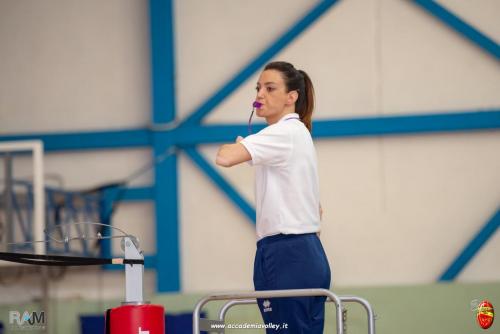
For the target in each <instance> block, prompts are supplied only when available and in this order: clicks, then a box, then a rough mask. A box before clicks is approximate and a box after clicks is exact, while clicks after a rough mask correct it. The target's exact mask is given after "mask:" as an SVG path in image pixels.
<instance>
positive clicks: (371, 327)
mask: <svg viewBox="0 0 500 334" xmlns="http://www.w3.org/2000/svg"><path fill="white" fill-rule="evenodd" d="M339 298H340V300H341V302H342V304H344V303H349V302H351V303H358V304H361V305H362V306H363V307H364V309H365V311H366V315H367V320H368V334H375V313H374V312H373V309H372V307H371V305H370V303H369V302H368V301H367V300H366V299H364V298H361V297H356V296H339ZM326 301H327V302H331V300H330V299H327V300H326ZM256 303H257V300H256V299H243V300H230V301H228V302H227V303H225V304H224V305H223V306H222V308H221V309H220V311H219V321H221V323H225V321H226V314H227V312H228V311H229V309H231V308H232V307H233V306H236V305H252V304H256ZM344 312H345V310H344ZM342 320H343V322H344V324H343V329H344V332H346V327H347V326H346V325H347V324H346V319H345V317H344V316H343V317H342Z"/></svg>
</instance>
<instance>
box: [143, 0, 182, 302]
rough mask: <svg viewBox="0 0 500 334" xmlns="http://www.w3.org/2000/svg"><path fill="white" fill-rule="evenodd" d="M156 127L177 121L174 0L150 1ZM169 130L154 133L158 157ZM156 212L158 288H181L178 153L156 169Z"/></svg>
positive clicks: (167, 145) (168, 145) (170, 142)
mask: <svg viewBox="0 0 500 334" xmlns="http://www.w3.org/2000/svg"><path fill="white" fill-rule="evenodd" d="M149 16H150V22H151V63H152V68H151V74H152V86H153V87H152V90H153V96H152V100H153V126H157V125H164V124H166V123H170V122H173V121H175V110H176V103H175V82H176V81H175V59H174V55H175V52H174V50H175V49H174V40H175V36H174V15H173V1H172V0H165V1H163V0H150V2H149ZM172 139H173V137H172V136H171V135H170V134H169V133H168V132H156V133H154V134H153V155H154V156H155V157H157V156H159V155H161V154H163V153H164V152H166V151H167V150H169V149H170V148H171V147H172V145H175V143H174V141H173V140H172ZM154 176H155V184H154V192H155V200H156V201H155V214H156V252H157V256H156V273H157V276H156V282H157V283H156V284H157V289H158V291H161V292H171V291H179V290H180V289H181V279H180V262H179V226H178V221H179V215H178V204H177V194H178V190H177V188H178V185H177V156H176V155H170V156H169V157H167V158H166V159H165V161H163V162H161V163H159V164H157V165H156V166H155V171H154Z"/></svg>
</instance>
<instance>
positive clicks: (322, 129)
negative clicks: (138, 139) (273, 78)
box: [174, 109, 500, 146]
mask: <svg viewBox="0 0 500 334" xmlns="http://www.w3.org/2000/svg"><path fill="white" fill-rule="evenodd" d="M263 127H264V125H263V124H258V125H257V124H256V125H254V127H253V128H254V132H257V131H259V130H260V129H262V128H263ZM498 129H500V110H498V109H495V110H488V111H470V112H456V113H444V114H427V115H394V116H377V117H363V118H349V119H331V120H317V121H314V122H313V137H315V138H343V137H366V136H384V135H407V134H417V133H436V132H458V131H479V130H498ZM247 133H248V129H247V125H246V124H239V125H238V124H226V125H217V124H215V125H201V126H200V125H194V126H192V125H185V126H183V127H181V128H178V129H176V130H175V134H174V137H175V140H176V144H177V145H180V146H191V145H197V144H202V143H204V144H208V143H220V142H232V141H234V139H235V138H236V137H237V136H246V135H247Z"/></svg>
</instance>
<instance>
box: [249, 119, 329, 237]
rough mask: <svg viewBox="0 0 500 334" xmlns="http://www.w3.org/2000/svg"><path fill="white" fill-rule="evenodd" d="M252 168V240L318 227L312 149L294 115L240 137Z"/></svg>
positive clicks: (314, 158) (298, 120)
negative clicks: (254, 221)
mask: <svg viewBox="0 0 500 334" xmlns="http://www.w3.org/2000/svg"><path fill="white" fill-rule="evenodd" d="M240 143H241V144H243V145H244V146H245V148H246V149H247V150H248V152H249V153H250V155H251V157H252V160H251V161H250V163H251V164H252V165H254V166H255V168H256V175H255V200H256V210H257V238H258V239H262V238H264V237H267V236H270V235H275V234H279V233H283V234H301V233H312V232H318V231H319V230H320V217H319V182H318V171H317V159H316V150H315V148H314V144H313V141H312V138H311V134H310V133H309V130H307V128H306V127H305V125H304V124H303V123H302V122H301V121H300V119H299V115H298V114H296V113H293V114H287V115H285V116H283V117H282V118H281V119H280V120H279V121H278V122H277V123H275V124H272V125H269V126H267V127H266V128H264V129H263V130H261V131H259V132H258V133H256V134H253V135H250V136H248V137H246V138H245V139H243V140H242V141H240Z"/></svg>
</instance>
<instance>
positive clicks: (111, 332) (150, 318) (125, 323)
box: [105, 304, 165, 334]
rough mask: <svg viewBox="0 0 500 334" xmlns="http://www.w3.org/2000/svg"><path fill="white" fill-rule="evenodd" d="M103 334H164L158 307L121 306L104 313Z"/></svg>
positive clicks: (146, 305) (160, 307)
mask: <svg viewBox="0 0 500 334" xmlns="http://www.w3.org/2000/svg"><path fill="white" fill-rule="evenodd" d="M105 334H165V310H164V309H163V306H160V305H149V304H139V305H122V306H119V307H115V308H112V309H109V310H107V311H106V330H105Z"/></svg>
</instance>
